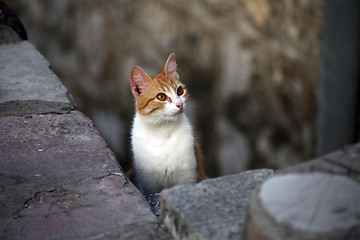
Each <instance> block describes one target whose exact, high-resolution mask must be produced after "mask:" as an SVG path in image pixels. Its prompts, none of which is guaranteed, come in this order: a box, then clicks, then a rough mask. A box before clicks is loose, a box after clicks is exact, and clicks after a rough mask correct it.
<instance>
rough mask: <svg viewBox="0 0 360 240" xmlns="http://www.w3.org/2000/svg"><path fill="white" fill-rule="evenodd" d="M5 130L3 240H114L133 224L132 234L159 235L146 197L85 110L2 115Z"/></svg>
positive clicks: (0, 174)
mask: <svg viewBox="0 0 360 240" xmlns="http://www.w3.org/2000/svg"><path fill="white" fill-rule="evenodd" d="M0 132H1V133H2V137H1V139H0V149H1V159H0V193H1V194H0V207H1V208H0V238H1V239H89V238H93V239H115V237H114V236H119V234H120V232H119V229H123V230H124V231H126V229H127V227H129V229H132V230H131V231H130V230H129V231H126V234H125V236H129V239H141V238H139V236H140V233H142V234H143V239H149V238H150V237H151V236H155V235H157V234H159V233H158V232H159V229H158V227H157V224H158V220H157V218H156V217H155V215H154V214H153V213H152V212H151V209H150V207H149V206H148V204H147V202H146V201H145V199H144V198H143V197H142V195H141V193H140V192H139V191H138V190H137V189H136V187H135V186H134V185H133V184H131V183H130V182H129V181H128V180H127V178H126V177H124V174H123V172H122V171H121V169H120V167H119V165H118V161H117V159H116V157H115V155H114V154H113V152H112V151H111V150H110V149H109V148H108V147H107V144H106V142H105V141H104V140H103V138H102V137H101V136H100V135H99V132H98V131H97V130H96V128H95V127H94V126H93V124H92V122H91V121H90V119H88V118H87V117H86V116H85V115H84V114H82V113H81V112H78V111H72V112H71V113H69V114H47V115H29V116H26V117H17V116H10V117H0ZM143 225H144V226H147V227H142V226H143ZM150 226H154V229H152V228H151V227H150ZM131 236H133V238H131ZM120 239H125V238H121V237H120Z"/></svg>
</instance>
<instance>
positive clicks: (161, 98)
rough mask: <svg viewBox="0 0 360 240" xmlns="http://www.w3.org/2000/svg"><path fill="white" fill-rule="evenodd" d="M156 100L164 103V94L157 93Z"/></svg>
mask: <svg viewBox="0 0 360 240" xmlns="http://www.w3.org/2000/svg"><path fill="white" fill-rule="evenodd" d="M156 98H157V100H159V101H165V99H166V95H165V93H159V94H158V95H156Z"/></svg>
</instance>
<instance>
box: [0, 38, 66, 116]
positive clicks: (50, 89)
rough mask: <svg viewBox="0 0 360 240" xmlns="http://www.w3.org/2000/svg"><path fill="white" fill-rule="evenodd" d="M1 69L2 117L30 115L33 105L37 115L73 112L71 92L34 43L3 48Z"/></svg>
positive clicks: (0, 94)
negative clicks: (71, 110) (69, 94)
mask: <svg viewBox="0 0 360 240" xmlns="http://www.w3.org/2000/svg"><path fill="white" fill-rule="evenodd" d="M0 66H1V68H0V109H1V110H2V111H1V115H2V116H4V115H12V114H14V113H15V114H17V115H20V114H29V113H30V112H31V111H29V110H28V106H29V105H32V107H31V108H30V109H31V110H33V113H48V112H56V113H62V112H66V111H69V110H70V109H73V106H72V104H71V102H70V101H69V99H68V98H67V92H68V90H67V88H66V87H65V86H64V85H63V84H62V83H61V82H60V80H59V79H58V78H57V76H56V75H55V74H54V73H53V72H52V71H51V70H50V68H49V62H48V61H47V60H46V59H45V58H44V57H43V56H42V55H41V54H40V53H39V52H38V51H36V49H35V47H34V46H33V45H32V44H31V43H29V42H27V41H22V42H17V43H13V44H7V45H6V44H4V45H0ZM26 101H33V102H26ZM4 104H5V106H4ZM22 111H23V112H22Z"/></svg>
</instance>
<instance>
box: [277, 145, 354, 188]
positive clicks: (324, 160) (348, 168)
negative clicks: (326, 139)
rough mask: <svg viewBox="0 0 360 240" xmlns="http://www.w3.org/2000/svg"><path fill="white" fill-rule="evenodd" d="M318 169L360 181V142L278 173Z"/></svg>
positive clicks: (314, 170) (315, 170)
mask: <svg viewBox="0 0 360 240" xmlns="http://www.w3.org/2000/svg"><path fill="white" fill-rule="evenodd" d="M317 171H321V172H327V173H332V174H341V175H346V176H348V177H351V178H353V179H355V180H357V181H359V182H360V143H358V144H355V145H352V146H347V147H344V148H343V149H340V150H338V151H335V152H332V153H329V154H327V155H325V156H322V157H319V158H316V159H314V160H311V161H308V162H306V163H303V164H299V165H295V166H292V167H288V168H285V169H282V170H279V171H278V173H289V172H300V173H304V172H317Z"/></svg>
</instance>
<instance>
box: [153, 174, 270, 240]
mask: <svg viewBox="0 0 360 240" xmlns="http://www.w3.org/2000/svg"><path fill="white" fill-rule="evenodd" d="M272 175H273V171H272V170H265V169H264V170H254V171H247V172H243V173H240V174H237V175H231V176H226V177H222V178H217V179H210V180H206V181H203V182H201V183H199V184H196V185H187V186H177V187H173V188H171V189H168V190H164V191H162V192H161V203H160V204H161V205H160V209H161V210H160V218H161V220H162V221H163V223H164V227H165V228H166V229H167V230H168V231H169V233H170V234H171V236H172V237H173V238H174V239H239V238H240V236H241V234H242V228H243V224H244V218H245V213H246V208H247V205H248V194H249V193H250V191H251V190H252V189H254V188H255V187H256V185H257V184H259V183H261V182H263V181H264V180H266V179H268V178H269V177H271V176H272Z"/></svg>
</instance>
